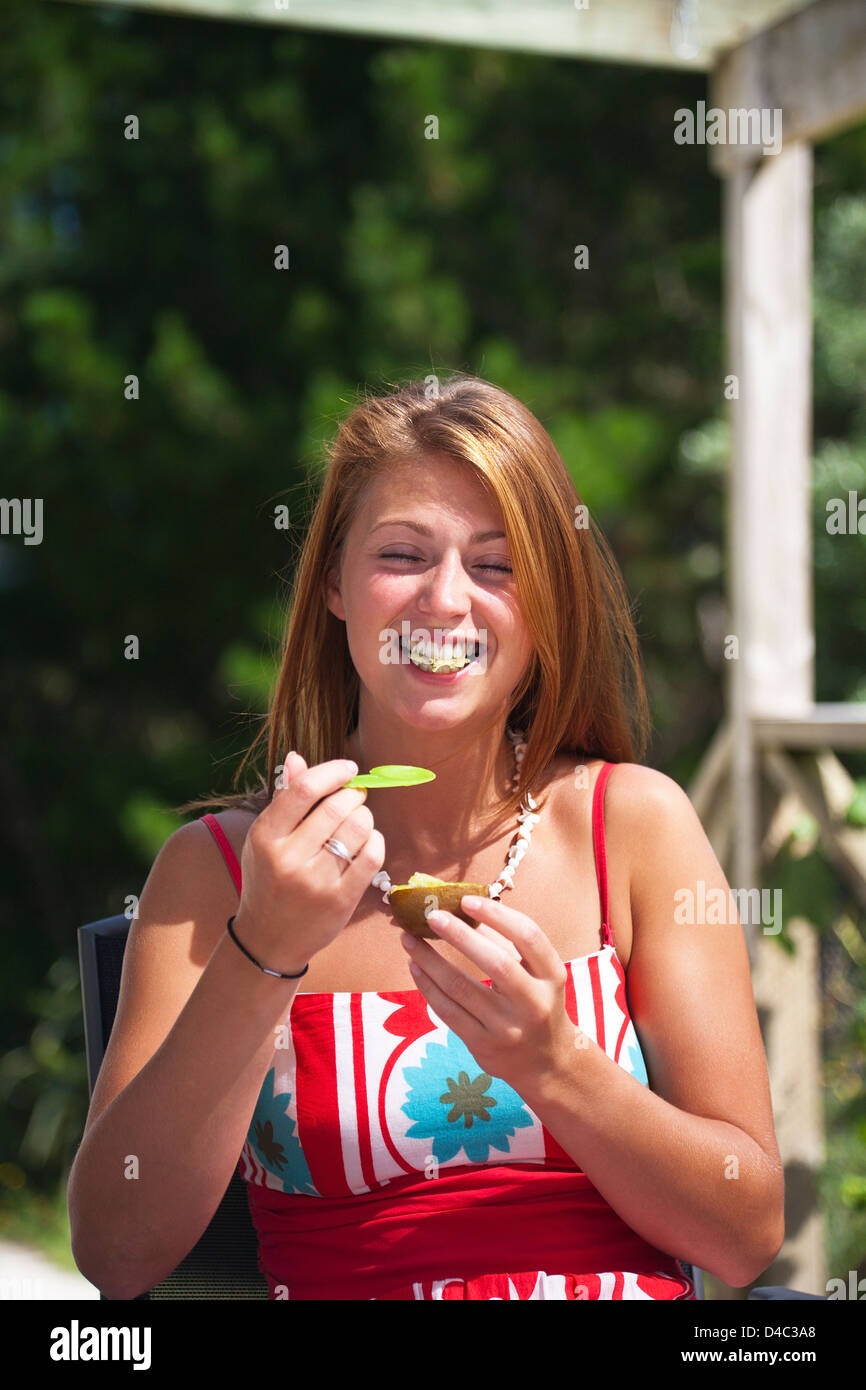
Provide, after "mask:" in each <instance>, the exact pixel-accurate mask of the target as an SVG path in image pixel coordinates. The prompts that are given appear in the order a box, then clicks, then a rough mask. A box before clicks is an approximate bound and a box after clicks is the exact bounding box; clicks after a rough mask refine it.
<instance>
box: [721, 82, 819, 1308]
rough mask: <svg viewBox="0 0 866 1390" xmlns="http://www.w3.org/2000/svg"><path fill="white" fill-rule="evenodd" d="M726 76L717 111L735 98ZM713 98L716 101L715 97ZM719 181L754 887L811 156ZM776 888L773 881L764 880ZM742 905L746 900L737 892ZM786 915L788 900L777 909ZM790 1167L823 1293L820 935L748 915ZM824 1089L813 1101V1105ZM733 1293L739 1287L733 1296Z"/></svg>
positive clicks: (786, 709) (744, 854) (798, 712)
mask: <svg viewBox="0 0 866 1390" xmlns="http://www.w3.org/2000/svg"><path fill="white" fill-rule="evenodd" d="M731 70H732V69H731V67H730V65H729V66H728V68H727V69H726V71H727V73H728V79H727V80H726V82H724V83H722V84H717V85H721V86H722V87H724V90H725V107H728V106H735V107H741V106H743V105H746V104H747V103H745V102H743V101H742V100H737V99H736V97H737V93H736V91H735V89H734V86H733V84H732V82H731V81H730V72H731ZM714 104H717V105H722V100H721V99H720V98H719V97H718V96H716V97H714ZM715 164H716V167H717V168H719V169H720V171H721V172H722V174H723V177H724V190H723V195H724V238H725V267H726V284H725V299H726V305H725V307H726V328H727V336H728V350H729V367H728V370H729V372H731V373H733V374H734V377H735V382H734V384H733V385H734V390H735V391H736V393H737V394H736V398H735V399H733V400H732V402H731V423H732V459H731V470H730V511H729V516H730V535H729V554H730V570H729V582H730V594H731V619H732V621H731V632H732V634H733V635H734V636H736V637H737V638H738V640H739V656H738V658H737V659H735V660H732V661H731V663H730V675H729V679H730V687H729V707H730V712H731V723H732V732H733V740H734V743H733V751H732V790H733V798H732V800H733V807H734V815H735V824H734V847H733V877H734V885H733V886H735V887H737V888H741V889H742V888H752V887H761V886H762V885H761V882H760V877H761V874H760V853H759V839H760V836H759V818H760V807H759V782H758V778H759V776H760V756H761V753H760V747H759V745H758V743H757V740H756V730H755V720H756V718H760V717H762V716H763V717H767V716H770V717H772V716H789V717H795V718H796V717H806V716H808V713H809V712H810V710H811V709H812V708H813V703H814V632H813V612H812V555H811V534H810V524H811V523H810V506H809V496H810V468H811V398H812V397H811V371H812V364H811V343H812V332H811V228H812V198H811V193H812V150H811V146H809V145H807V144H802V143H801V144H793V145H783V148H782V150H781V152H780V153H778V154H764V155H761V153H760V151H753V152H752V161H751V162H747V161H745V160H744V159H743V151H742V149H740V150H739V151H738V152H737V157H736V158H735V159H733V158H732V159H728V160H725V159H724V158H720V157H718V156H717V158H716V160H715ZM767 886H768V887H772V885H767ZM744 900H745V899H744ZM783 912H784V904H783ZM743 926H744V930H745V933H746V939H747V942H748V945H749V954H750V958H751V961H752V967H753V969H752V983H753V988H754V993H755V1001H756V1005H757V1007H758V1011H759V1016H760V1017H761V1019H762V1023H763V1025H764V1034H763V1036H764V1044H765V1049H766V1053H767V1063H768V1069H769V1074H770V1087H771V1094H772V1099H773V1105H774V1114H775V1121H776V1134H777V1138H778V1142H779V1150H780V1153H781V1156H782V1161H783V1163H784V1165H785V1171H786V1189H787V1190H786V1231H787V1232H788V1235H787V1236H786V1243H785V1246H784V1247H783V1250H782V1252H781V1257H780V1261H777V1265H776V1267H777V1269H778V1268H782V1269H784V1279H780V1280H778V1282H784V1283H785V1284H787V1285H788V1286H789V1287H792V1288H796V1289H801V1290H803V1291H804V1292H808V1293H822V1292H824V1281H825V1271H824V1245H823V1222H822V1219H821V1217H820V1214H819V1211H818V1203H817V1189H816V1182H815V1169H816V1166H817V1164H818V1163H819V1162H820V1161H821V1158H822V1155H823V1115H822V1108H821V1104H820V1094H821V1092H820V1076H821V1034H820V1027H819V1018H820V1015H819V1010H818V1008H817V1001H816V991H817V972H816V960H817V943H816V942H815V940H814V937H813V935H812V934H811V933H810V929H809V928H808V927H807V926H806V925H805V924H804V923H802V922H798V923H790V922H787V921H786V922H785V927H784V930H785V931H786V932H788V933H789V934H790V936H791V939H792V940H793V941H794V942H795V943H796V947H797V951H796V955H795V956H793V957H785V956H784V955H783V953H782V951H781V950H780V948H779V946H778V944H777V942H775V941H774V940H772V938H771V937H770V936H767V935H765V934H764V932H763V924H762V923H749V924H747V923H743ZM816 1097H817V1099H816ZM734 1296H737V1295H734Z"/></svg>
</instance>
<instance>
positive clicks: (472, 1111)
mask: <svg viewBox="0 0 866 1390" xmlns="http://www.w3.org/2000/svg"><path fill="white" fill-rule="evenodd" d="M403 1077H404V1080H405V1081H406V1083H407V1085H408V1088H409V1099H408V1100H407V1101H406V1104H405V1105H404V1106H403V1107H402V1110H403V1113H404V1114H405V1115H408V1116H409V1119H410V1120H415V1121H416V1123H415V1124H413V1125H412V1127H411V1128H410V1129H408V1130H407V1131H406V1135H407V1138H411V1139H432V1141H433V1146H432V1147H433V1153H434V1155H435V1157H436V1159H437V1161H438V1162H439V1163H447V1162H448V1160H449V1159H451V1158H454V1157H455V1156H456V1155H457V1154H459V1152H460V1150H461V1149H463V1150H465V1153H466V1157H467V1159H468V1161H469V1162H470V1163H486V1162H487V1161H488V1158H489V1155H490V1151H491V1149H498V1150H499V1151H500V1152H501V1153H508V1151H509V1149H510V1147H511V1145H510V1144H509V1142H508V1141H509V1139H510V1138H511V1137H512V1136H513V1134H514V1131H515V1130H516V1129H524V1128H525V1127H526V1126H527V1125H530V1126H531V1125H533V1124H534V1123H535V1120H534V1118H533V1116H532V1115H531V1113H530V1111H529V1110H528V1109H527V1107H526V1106H525V1105H524V1103H523V1101H522V1100H521V1098H520V1096H519V1095H518V1094H517V1092H516V1091H514V1090H512V1088H511V1087H510V1086H509V1085H508V1084H507V1083H506V1082H505V1081H503V1080H501V1078H499V1077H492V1076H490V1075H489V1074H488V1073H487V1072H485V1071H482V1069H481V1067H479V1065H478V1063H477V1062H476V1060H475V1058H474V1057H473V1056H472V1053H471V1052H470V1051H469V1049H468V1047H467V1046H466V1044H465V1043H464V1042H463V1040H462V1038H459V1037H458V1036H457V1034H456V1033H453V1032H451V1031H450V1030H449V1032H448V1041H447V1043H445V1044H443V1043H434V1042H430V1043H428V1044H427V1048H426V1051H425V1053H424V1057H423V1060H422V1061H421V1064H420V1066H417V1067H406V1068H404V1071H403Z"/></svg>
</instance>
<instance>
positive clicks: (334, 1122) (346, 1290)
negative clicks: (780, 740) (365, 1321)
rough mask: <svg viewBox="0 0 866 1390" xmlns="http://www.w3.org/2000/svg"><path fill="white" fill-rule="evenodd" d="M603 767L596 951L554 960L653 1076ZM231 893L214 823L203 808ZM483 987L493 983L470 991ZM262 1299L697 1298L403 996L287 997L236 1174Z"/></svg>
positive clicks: (580, 1018) (448, 1036) (672, 1262)
mask: <svg viewBox="0 0 866 1390" xmlns="http://www.w3.org/2000/svg"><path fill="white" fill-rule="evenodd" d="M613 766H614V764H613V763H605V764H604V766H603V767H602V769H601V771H600V773H599V775H598V777H597V779H596V786H595V793H594V797H593V843H594V848H595V860H596V870H597V874H598V883H599V894H600V898H601V905H602V921H603V926H602V946H601V948H600V949H599V950H597V951H593V952H592V953H591V954H590V955H587V956H577V957H576V958H575V959H574V960H570V961H566V962H565V966H566V970H567V974H568V982H567V986H566V1009H567V1012H568V1015H569V1017H570V1019H571V1020H572V1022H573V1023H574V1024H575V1026H577V1027H580V1028H581V1029H582V1030H583V1031H584V1032H585V1033H587V1034H588V1035H589V1036H590V1037H591V1038H593V1039H594V1040H595V1041H596V1042H597V1043H598V1045H599V1047H601V1048H602V1049H603V1050H604V1051H605V1052H606V1053H607V1054H608V1056H610V1057H612V1058H613V1060H614V1061H615V1062H617V1063H618V1064H619V1065H620V1066H621V1067H624V1068H625V1070H626V1071H627V1072H629V1074H630V1075H632V1076H634V1077H635V1079H636V1080H637V1081H639V1082H640V1083H641V1084H642V1085H644V1086H646V1085H648V1084H649V1083H648V1079H647V1072H646V1067H645V1064H644V1058H643V1054H642V1052H641V1047H640V1043H639V1041H638V1037H637V1034H636V1032H635V1028H634V1024H633V1023H632V1020H631V1016H630V1014H629V1008H628V1001H627V998H626V982H625V971H624V970H623V967H622V964H621V962H620V960H619V958H618V956H617V954H616V949H615V946H614V941H613V934H612V932H611V931H610V928H609V926H608V894H607V866H606V858H605V844H604V819H603V799H604V797H603V794H604V785H605V782H606V780H607V777H608V776H609V774H610V772H611V771H612V769H613ZM202 820H203V821H204V823H205V824H206V825H207V827H208V829H209V830H210V831H211V832H212V834H213V835H214V838H215V839H216V841H217V844H218V845H219V847H220V849H221V851H222V853H223V856H224V858H225V860H226V863H227V865H228V867H229V870H230V872H231V874H232V877H233V879H234V883H235V886H236V888H237V890H238V892H239V893H240V890H241V871H240V865H239V864H238V861H237V858H236V856H235V855H234V853H233V851H232V848H231V846H230V844H229V842H228V839H227V838H226V836H225V833H224V831H223V830H222V827H221V826H220V824H219V822H218V821H217V820H216V818H215V817H214V816H212V815H206V816H203V817H202ZM484 983H485V984H489V983H490V981H489V980H486V981H484ZM238 1171H239V1173H240V1176H241V1177H242V1178H243V1179H244V1180H245V1181H246V1183H247V1196H248V1201H249V1206H250V1214H251V1217H252V1220H253V1223H254V1225H255V1228H256V1231H257V1234H258V1242H259V1254H258V1262H259V1268H260V1270H261V1272H262V1274H263V1275H264V1277H265V1279H266V1280H267V1283H268V1288H269V1290H270V1295H271V1298H273V1299H300V1300H320V1299H328V1300H330V1299H358V1300H383V1299H400V1300H406V1299H486V1300H497V1301H498V1300H504V1299H665V1300H676V1301H679V1300H685V1299H694V1297H695V1292H694V1285H693V1282H692V1280H691V1279H690V1278H689V1277H688V1275H687V1273H686V1269H685V1268H684V1267H683V1265H682V1264H681V1262H680V1261H679V1260H678V1259H676V1258H675V1257H674V1256H672V1255H670V1254H666V1253H664V1252H663V1251H661V1250H658V1249H657V1248H656V1247H655V1246H653V1245H650V1244H649V1243H648V1242H647V1241H645V1240H644V1239H643V1238H642V1237H641V1236H639V1235H638V1234H637V1232H636V1231H634V1230H632V1229H631V1227H629V1226H628V1225H627V1224H626V1223H625V1222H624V1221H623V1220H622V1219H621V1218H620V1217H619V1216H618V1215H617V1213H616V1212H615V1211H614V1210H613V1208H612V1207H611V1206H610V1205H609V1204H608V1203H607V1202H606V1201H605V1199H604V1198H603V1197H602V1196H601V1194H600V1193H599V1192H598V1190H597V1189H596V1188H595V1187H594V1186H593V1185H592V1183H591V1182H590V1181H589V1179H588V1177H587V1176H586V1174H585V1173H583V1172H582V1171H581V1170H580V1169H579V1168H578V1167H577V1165H576V1164H575V1163H574V1161H573V1160H572V1159H571V1158H570V1157H569V1155H568V1154H567V1153H566V1152H565V1150H564V1149H563V1148H561V1146H560V1145H559V1144H558V1143H557V1141H556V1140H555V1139H554V1138H553V1135H551V1134H550V1133H549V1132H548V1131H547V1130H546V1128H545V1126H544V1125H543V1123H542V1122H541V1120H540V1119H539V1117H538V1116H537V1115H536V1114H534V1112H533V1111H532V1110H531V1109H530V1108H529V1106H528V1105H526V1104H525V1102H524V1101H523V1099H522V1098H521V1097H520V1096H519V1095H518V1094H517V1092H516V1091H514V1090H512V1088H511V1087H510V1086H508V1085H507V1084H506V1083H505V1082H504V1081H503V1080H501V1079H500V1078H497V1077H491V1076H490V1075H489V1074H487V1073H486V1072H484V1071H483V1069H482V1068H481V1067H480V1066H479V1065H478V1063H477V1062H476V1061H475V1059H474V1058H473V1056H472V1054H471V1052H470V1051H469V1050H468V1048H467V1047H466V1045H465V1043H464V1042H463V1041H462V1039H461V1038H459V1037H458V1036H457V1034H456V1033H454V1032H453V1031H452V1030H451V1029H450V1028H449V1027H448V1026H447V1024H445V1023H444V1022H443V1021H442V1020H441V1019H440V1018H439V1017H438V1015H437V1014H436V1013H435V1012H434V1011H433V1009H432V1008H431V1007H430V1006H429V1004H428V1003H427V1001H426V1000H425V998H424V996H423V994H422V993H421V991H420V990H418V989H398V990H365V991H352V992H346V993H313V994H305V993H303V992H298V993H297V994H296V995H295V997H294V999H293V1000H292V1003H291V1005H290V1007H289V1010H288V1013H287V1016H286V1019H285V1026H284V1027H283V1028H282V1029H280V1030H277V1031H276V1036H275V1044H274V1053H273V1065H272V1066H271V1067H270V1068H269V1070H268V1072H267V1075H266V1076H265V1080H264V1084H263V1085H262V1089H261V1093H260V1095H259V1098H258V1101H257V1103H256V1107H255V1110H254V1112H253V1115H252V1118H251V1121H250V1127H249V1131H248V1134H247V1138H246V1142H245V1143H244V1147H243V1150H242V1152H241V1156H240V1159H239V1163H238Z"/></svg>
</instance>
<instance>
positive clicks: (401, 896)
mask: <svg viewBox="0 0 866 1390" xmlns="http://www.w3.org/2000/svg"><path fill="white" fill-rule="evenodd" d="M487 888H488V885H487V884H486V883H435V884H422V885H419V886H418V887H413V888H410V887H409V886H408V885H407V884H398V886H397V887H396V888H392V889H391V892H390V893H389V895H388V899H389V902H390V904H391V912H392V913H393V915H394V917H395V918H396V920H397V922H399V924H400V926H401V927H402V928H403V930H404V931H407V932H409V934H410V935H411V936H419V937H426V938H427V939H428V940H430V941H435V940H437V935H436V932H434V931H433V929H432V927H429V926H428V925H427V917H426V913H425V907H426V905H427V899H428V898H435V899H436V903H435V905H432V906H431V907H430V911H431V912H434V911H435V910H436V908H437V907H438V908H439V909H440V911H442V912H453V914H454V916H455V917H459V918H460V920H461V922H466V923H467V924H468V925H469V926H470V927H477V926H478V923H477V921H476V920H475V918H474V917H467V916H466V913H465V912H464V911H463V910H462V909H461V907H460V899H461V898H462V897H463V896H464V895H465V894H472V895H473V896H474V897H476V898H489V896H490V894H489V893H488V891H487ZM438 940H441V937H439V938H438Z"/></svg>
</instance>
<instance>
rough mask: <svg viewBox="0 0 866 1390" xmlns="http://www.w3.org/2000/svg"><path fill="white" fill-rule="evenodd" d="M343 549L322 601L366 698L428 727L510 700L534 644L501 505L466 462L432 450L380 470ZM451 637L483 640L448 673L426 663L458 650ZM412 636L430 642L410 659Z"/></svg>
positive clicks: (486, 712)
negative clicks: (341, 628)
mask: <svg viewBox="0 0 866 1390" xmlns="http://www.w3.org/2000/svg"><path fill="white" fill-rule="evenodd" d="M410 523H411V524H410ZM341 559H342V563H341V565H340V572H339V577H338V578H335V582H333V583H332V584H331V585H330V586H329V587H328V590H327V593H328V607H329V609H330V611H331V612H332V613H333V614H335V616H336V617H338V618H341V619H343V621H344V622H345V624H346V638H347V641H348V643H349V651H350V653H351V657H352V661H353V663H354V666H355V669H356V670H357V672H358V675H359V677H360V680H361V685H362V691H361V699H362V700H365V699H369V700H372V702H373V704H374V706H375V707H376V708H377V710H378V711H379V712H380V713H381V714H382V715H384V716H385V717H396V718H397V719H399V720H402V721H403V722H404V723H406V724H409V725H411V726H413V727H414V728H417V729H431V730H433V729H437V730H438V729H447V728H450V727H452V726H458V725H460V724H463V723H464V722H465V721H466V720H467V719H472V720H473V721H474V720H475V719H476V718H477V719H478V722H479V724H480V725H481V726H486V725H487V724H489V723H490V722H491V720H492V719H494V718H495V717H496V715H497V713H500V712H502V711H503V710H506V709H507V708H508V706H509V704H510V697H511V692H512V691H513V690H514V688H515V686H516V685H517V683H518V681H519V680H520V678H521V676H522V675H523V672H524V669H525V667H526V665H527V664H528V662H529V660H530V657H531V655H532V643H531V640H530V638H529V634H528V632H527V629H526V625H525V623H524V620H523V617H522V614H521V612H520V607H519V604H518V599H517V589H516V585H515V580H514V575H513V574H512V573H511V561H510V558H509V553H508V544H507V541H506V539H505V527H504V525H503V522H502V516H501V513H500V511H499V508H498V506H497V505H496V503H495V501H494V500H493V499H492V498H491V497H489V496H488V494H487V493H486V491H485V489H484V487H483V485H482V484H481V483H480V482H479V480H478V478H477V477H476V476H475V475H474V474H473V473H472V471H471V469H470V468H469V467H468V466H466V465H460V464H456V463H454V461H453V460H452V459H449V458H447V457H443V456H442V455H439V454H435V455H428V456H427V457H426V458H425V459H424V460H423V461H414V460H413V461H411V462H410V461H407V462H404V463H400V464H399V465H395V466H393V467H392V468H390V469H388V470H387V471H386V472H384V473H381V474H380V475H379V476H378V477H377V478H376V479H375V480H374V481H373V483H372V484H371V485H370V488H369V491H368V493H367V497H366V501H365V504H364V505H363V507H362V508H361V510H360V511H359V513H358V515H357V516H356V517H355V520H354V522H353V523H352V525H351V527H350V528H349V532H348V534H347V536H346V539H345V543H344V547H343V553H342V557H341ZM459 639H463V640H464V641H466V642H467V643H469V642H471V643H476V644H479V645H478V646H476V647H474V648H472V647H470V648H469V650H468V652H466V653H465V655H466V656H469V657H472V654H473V650H474V651H477V652H478V655H477V656H476V657H475V658H474V659H473V660H471V661H470V662H469V663H468V664H466V665H464V666H462V668H461V669H460V670H459V671H457V672H456V673H454V672H451V673H448V674H443V673H440V672H435V671H430V670H429V669H428V670H427V671H425V670H424V669H423V665H427V667H428V668H429V667H430V665H431V664H432V662H434V661H439V662H441V660H443V659H445V660H451V661H453V660H454V659H455V658H456V659H457V661H460V659H461V657H462V656H463V655H464V653H463V652H462V651H461V643H460V640H459ZM419 641H420V642H423V643H428V644H430V645H428V646H422V647H421V649H420V651H418V650H416V652H415V655H416V661H414V662H413V661H411V660H410V659H409V652H410V651H411V650H413V648H415V647H416V646H417V644H418V643H419ZM418 662H421V663H422V665H419V664H417V663H418Z"/></svg>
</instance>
